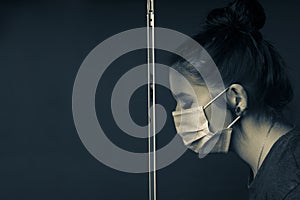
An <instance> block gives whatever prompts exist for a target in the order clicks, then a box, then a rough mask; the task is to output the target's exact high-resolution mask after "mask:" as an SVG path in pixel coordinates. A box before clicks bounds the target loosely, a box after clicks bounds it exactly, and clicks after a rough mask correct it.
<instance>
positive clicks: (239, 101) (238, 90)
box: [226, 84, 248, 116]
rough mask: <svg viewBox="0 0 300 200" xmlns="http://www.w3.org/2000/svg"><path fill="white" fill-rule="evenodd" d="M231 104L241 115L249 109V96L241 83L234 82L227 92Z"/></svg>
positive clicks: (236, 112) (237, 113)
mask: <svg viewBox="0 0 300 200" xmlns="http://www.w3.org/2000/svg"><path fill="white" fill-rule="evenodd" d="M226 95H227V100H228V104H229V106H230V107H231V108H232V109H233V110H234V111H235V114H236V115H238V116H240V115H241V114H242V113H244V111H245V110H246V109H247V105H248V97H247V92H246V91H245V89H244V87H243V86H242V85H240V84H232V85H231V86H230V87H229V89H228V91H227V93H226Z"/></svg>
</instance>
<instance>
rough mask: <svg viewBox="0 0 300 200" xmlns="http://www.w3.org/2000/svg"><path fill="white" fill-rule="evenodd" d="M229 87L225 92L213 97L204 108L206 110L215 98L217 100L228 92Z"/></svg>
mask: <svg viewBox="0 0 300 200" xmlns="http://www.w3.org/2000/svg"><path fill="white" fill-rule="evenodd" d="M228 89H229V88H226V89H225V90H224V91H223V92H221V93H220V94H218V95H217V96H216V97H215V98H213V99H212V100H211V101H210V102H208V103H207V104H206V105H205V106H203V109H204V110H205V109H206V108H207V107H208V106H210V105H211V104H212V103H213V102H214V101H215V100H217V99H218V98H219V97H220V96H222V95H223V94H224V93H225V92H227V90H228Z"/></svg>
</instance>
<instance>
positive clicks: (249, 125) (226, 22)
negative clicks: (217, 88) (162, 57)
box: [170, 0, 300, 200]
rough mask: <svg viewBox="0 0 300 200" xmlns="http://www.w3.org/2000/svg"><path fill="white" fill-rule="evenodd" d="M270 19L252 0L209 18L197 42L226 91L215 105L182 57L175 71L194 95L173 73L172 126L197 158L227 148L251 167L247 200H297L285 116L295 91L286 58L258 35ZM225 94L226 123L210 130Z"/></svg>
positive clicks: (298, 145) (296, 147)
mask: <svg viewBox="0 0 300 200" xmlns="http://www.w3.org/2000/svg"><path fill="white" fill-rule="evenodd" d="M265 20H266V16H265V12H264V9H263V7H262V6H261V5H260V4H259V2H257V1H254V0H252V1H250V0H235V1H233V2H232V3H230V4H229V5H228V6H227V7H225V8H219V9H215V10H213V11H211V12H210V13H209V14H208V16H207V19H206V22H205V26H204V30H203V31H202V32H201V33H199V34H198V35H196V36H195V37H194V39H195V40H196V41H197V42H199V43H200V44H201V45H202V46H203V47H204V48H205V49H206V50H207V52H208V53H209V54H210V56H211V57H212V59H213V60H214V62H215V63H216V66H217V67H218V70H219V72H220V74H221V76H222V79H223V81H224V84H225V86H226V89H225V90H224V91H222V92H221V93H220V94H219V95H218V96H217V97H216V98H215V99H213V100H211V99H210V95H209V94H210V93H209V91H208V88H207V86H206V85H205V84H204V81H203V78H202V77H201V75H200V73H199V72H198V71H197V70H195V68H194V67H192V66H191V64H190V63H188V62H187V61H186V60H183V59H181V58H178V59H177V60H176V61H175V63H174V64H173V67H174V69H176V71H177V72H180V73H181V74H182V75H183V76H184V77H185V78H186V79H188V80H189V82H190V83H191V86H192V89H193V92H195V94H196V96H194V95H193V94H192V93H193V92H190V89H189V88H188V87H185V86H184V84H181V83H183V82H184V81H182V80H181V79H182V77H180V76H178V75H177V74H176V73H174V72H172V71H171V72H170V86H171V89H172V91H173V93H174V95H175V98H176V101H177V107H176V112H173V116H174V122H175V126H176V129H177V132H178V134H179V135H180V136H181V137H182V139H183V142H184V144H185V145H187V146H188V147H189V148H190V149H192V150H193V151H195V152H197V153H198V154H199V156H200V157H203V156H205V155H206V154H207V153H208V152H227V151H228V149H230V150H232V151H234V152H236V153H237V154H238V156H239V157H240V158H241V159H243V160H244V161H245V162H246V163H247V164H248V165H249V167H250V168H251V171H252V173H251V177H250V181H249V194H250V195H249V198H250V199H272V200H273V199H300V185H299V183H300V168H299V167H300V136H299V135H300V134H299V131H298V130H297V129H296V128H295V127H294V126H293V125H291V124H289V123H287V122H286V121H285V120H284V118H283V116H282V111H283V109H284V108H285V106H286V105H287V104H288V103H289V102H290V101H291V99H292V96H293V92H292V88H291V85H290V82H289V80H288V77H287V74H286V71H285V70H286V69H285V68H286V66H285V64H284V61H283V60H282V58H281V56H280V55H279V53H278V52H277V51H276V49H275V48H274V47H273V46H272V45H271V44H270V43H269V42H267V41H266V40H264V38H263V37H262V34H261V33H260V31H259V30H260V29H261V28H262V27H263V26H264V24H265ZM191 59H193V60H197V58H196V57H195V58H191ZM198 62H200V60H198ZM222 97H225V99H226V104H227V109H226V120H225V126H224V128H223V129H222V130H213V128H212V127H211V126H210V123H209V121H210V120H209V119H210V110H209V107H210V104H211V103H212V102H214V101H217V99H220V98H221V99H222ZM210 101H211V102H210ZM208 102H209V103H208ZM199 105H203V106H199Z"/></svg>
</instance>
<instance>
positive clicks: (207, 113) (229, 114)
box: [204, 107, 234, 128]
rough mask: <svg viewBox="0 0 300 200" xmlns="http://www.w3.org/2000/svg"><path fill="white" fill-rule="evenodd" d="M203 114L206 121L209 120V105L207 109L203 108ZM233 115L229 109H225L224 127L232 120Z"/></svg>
mask: <svg viewBox="0 0 300 200" xmlns="http://www.w3.org/2000/svg"><path fill="white" fill-rule="evenodd" d="M204 112H205V115H206V117H207V120H208V122H210V119H211V107H208V108H207V109H205V111H204ZM233 120H234V119H233V117H232V114H231V111H230V110H226V117H225V121H224V126H223V127H224V128H227V127H228V125H229V124H230V123H231V122H232V121H233Z"/></svg>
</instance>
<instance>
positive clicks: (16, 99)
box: [0, 0, 300, 200]
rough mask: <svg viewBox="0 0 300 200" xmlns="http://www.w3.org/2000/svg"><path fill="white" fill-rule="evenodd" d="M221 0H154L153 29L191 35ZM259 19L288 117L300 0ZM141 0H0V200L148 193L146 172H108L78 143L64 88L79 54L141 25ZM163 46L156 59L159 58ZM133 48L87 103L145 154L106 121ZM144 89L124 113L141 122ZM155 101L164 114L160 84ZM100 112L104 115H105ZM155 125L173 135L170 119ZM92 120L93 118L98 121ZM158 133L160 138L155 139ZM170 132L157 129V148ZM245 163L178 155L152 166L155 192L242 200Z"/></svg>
mask: <svg viewBox="0 0 300 200" xmlns="http://www.w3.org/2000/svg"><path fill="white" fill-rule="evenodd" d="M227 2H228V1H220V0H219V1H217V0H185V1H178V0H176V1H174V0H172V1H171V0H160V1H157V2H156V4H155V9H156V26H160V27H166V28H170V29H175V30H177V31H180V32H182V33H185V34H187V35H193V34H195V33H197V31H198V30H199V29H200V24H201V23H202V22H203V20H204V17H205V15H206V14H207V13H208V12H209V11H210V10H211V9H213V8H215V7H220V6H224V5H225V4H226V3H227ZM261 2H262V4H263V6H264V7H265V10H266V13H267V16H268V20H267V23H266V25H265V27H264V29H263V30H262V32H263V34H264V35H265V37H266V38H267V39H269V40H271V41H273V42H274V44H275V46H276V47H277V48H278V49H279V50H280V52H281V54H282V55H283V57H284V59H285V60H286V62H287V64H288V66H289V67H290V71H289V73H290V75H291V80H292V83H293V85H294V87H295V99H294V101H293V102H292V103H291V105H290V107H289V108H290V111H292V112H287V113H288V118H289V119H290V120H292V121H296V117H295V116H296V115H295V114H297V113H299V111H300V107H299V103H297V102H298V101H299V99H300V96H299V95H300V87H297V86H298V85H299V82H300V80H299V78H298V76H299V72H300V68H299V66H298V59H299V53H298V52H299V50H298V46H299V44H300V41H299V40H300V39H299V35H300V27H299V19H300V12H298V10H299V2H297V1H295V0H286V1H279V0H276V1H274V0H272V1H267V0H263V1H261ZM145 5H146V4H145V1H141V0H136V1H133V0H132V1H128V0H127V1H125V0H123V1H121V0H110V1H109V0H106V1H101V0H98V1H97V0H81V1H79V0H73V1H71V0H69V1H34V0H32V1H29V0H24V1H1V2H0V56H1V59H0V69H1V83H2V84H1V86H2V87H1V115H0V116H1V129H0V130H1V139H0V199H1V200H2V199H3V200H6V199H7V200H11V199H30V200H35V199H43V200H47V199H57V200H61V199H72V200H79V199H88V200H96V199H97V200H99V199H103V200H106V199H113V200H114V199H121V198H124V199H139V200H140V199H147V188H148V186H147V184H148V182H147V174H128V173H123V172H119V171H116V170H114V169H111V168H108V167H106V166H105V165H103V164H101V163H100V162H99V161H97V160H96V159H94V158H93V157H92V156H91V155H90V154H89V153H88V152H87V150H86V149H85V147H84V146H83V145H82V143H81V141H80V139H79V137H78V135H77V132H76V129H75V126H74V123H73V118H72V107H71V103H72V99H71V98H72V87H73V83H74V79H75V76H76V73H77V70H78V69H79V67H80V65H81V63H82V61H83V60H84V58H85V57H86V56H87V55H88V53H89V52H90V51H91V50H92V49H93V48H94V47H95V46H96V45H98V44H99V43H100V42H102V41H103V40H105V39H106V38H108V37H110V36H112V35H114V34H117V33H119V32H121V31H125V30H128V29H132V28H137V27H143V26H145V23H146V21H145V17H146V15H145V14H146V13H145V12H146V11H145ZM164 55H165V54H164V52H161V53H159V55H158V62H162V63H163V62H165V60H166V59H164ZM144 56H145V52H144V51H137V52H135V53H132V54H128V55H124V56H122V57H121V58H120V59H118V60H116V62H114V63H113V64H112V66H110V68H109V69H108V70H107V72H106V73H105V76H104V78H103V79H101V81H100V82H99V86H102V87H101V88H102V90H100V89H98V91H97V97H96V101H97V103H96V107H97V112H98V116H99V121H100V123H101V124H102V125H103V126H104V127H105V129H106V133H107V134H108V137H109V138H110V139H111V140H112V141H113V142H115V143H116V144H117V145H118V146H121V147H123V148H127V149H130V150H132V151H136V152H139V151H144V150H145V149H146V144H147V143H146V141H144V140H141V139H134V138H130V137H129V136H127V135H126V134H124V133H122V132H121V131H120V130H118V128H116V124H115V123H114V122H113V119H112V117H111V113H110V111H109V110H107V108H108V107H109V106H110V104H109V102H110V99H109V98H110V93H111V91H112V88H113V86H114V84H115V82H116V81H117V80H118V78H119V77H120V76H121V75H122V73H125V72H126V70H128V69H130V67H134V66H136V65H138V64H143V63H145V61H146V60H145V57H144ZM145 89H146V88H145V87H144V88H141V89H139V90H138V91H137V92H136V93H135V94H134V96H133V97H132V102H131V107H130V108H131V110H130V111H131V113H132V116H133V119H134V120H135V121H136V122H137V123H139V124H141V125H143V124H144V125H145V123H146V114H147V113H146V108H145V105H146V104H145V102H146V96H145V95H146V93H145ZM158 95H160V96H159V97H158V101H159V102H160V103H161V104H162V105H165V106H166V110H167V111H168V112H171V111H172V109H174V106H175V102H174V100H173V99H172V97H171V95H170V93H169V91H167V90H166V89H165V88H160V89H159V90H158ZM106 116H107V117H106ZM168 117H169V118H168V122H167V124H166V127H165V128H164V129H163V132H164V133H172V134H173V133H174V131H175V130H174V127H173V124H172V120H171V118H170V117H171V116H170V115H168ZM100 118H101V119H100ZM163 135H165V136H163ZM172 136H173V135H171V134H169V135H168V134H159V136H158V141H159V142H158V143H159V144H158V145H159V146H160V147H161V146H163V145H165V144H166V143H167V142H168V141H169V140H170V138H171V137H172ZM248 174H249V169H248V167H247V166H246V164H245V163H243V162H242V161H241V160H239V159H238V158H237V157H236V156H235V155H234V154H229V155H227V156H224V155H210V156H207V157H206V158H205V159H202V160H200V159H198V158H197V156H196V155H195V154H193V153H192V152H186V153H185V154H184V155H183V156H182V157H181V158H180V159H179V160H177V161H176V162H174V163H173V164H172V165H170V166H168V167H166V168H164V169H162V170H160V171H158V173H157V177H158V178H157V181H158V184H157V186H158V199H179V200H185V199H203V200H204V199H210V200H213V199H231V200H232V199H246V198H247V178H248Z"/></svg>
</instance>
